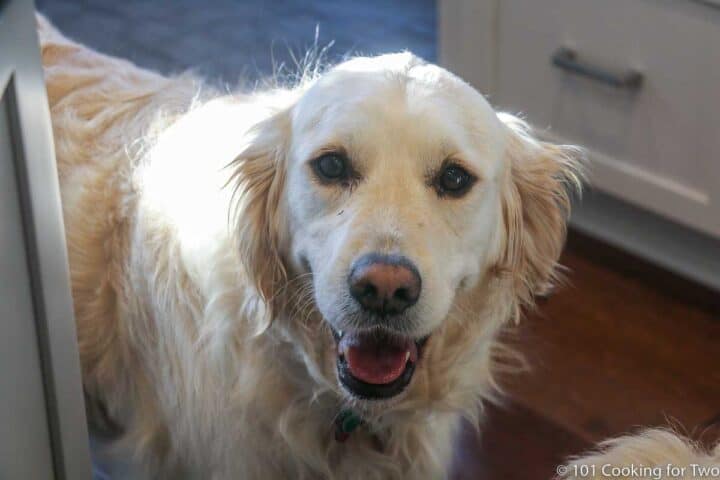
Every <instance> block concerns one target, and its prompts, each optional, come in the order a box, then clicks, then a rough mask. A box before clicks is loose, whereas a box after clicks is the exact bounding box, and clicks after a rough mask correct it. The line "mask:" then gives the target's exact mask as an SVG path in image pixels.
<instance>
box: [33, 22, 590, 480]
mask: <svg viewBox="0 0 720 480" xmlns="http://www.w3.org/2000/svg"><path fill="white" fill-rule="evenodd" d="M38 31H39V36H40V43H41V48H42V59H43V65H44V68H45V75H46V83H47V89H48V97H49V101H50V107H51V114H52V121H53V127H54V136H55V145H56V152H57V161H58V168H59V176H60V181H61V190H62V200H63V211H64V217H65V225H66V230H67V237H68V248H69V256H70V266H71V275H72V287H73V296H74V300H75V313H76V318H77V327H78V339H79V344H80V354H81V361H82V367H83V374H84V385H85V390H86V392H87V395H88V399H89V407H90V411H91V413H92V414H93V421H95V422H98V423H102V421H103V420H110V423H113V424H117V425H118V426H119V427H120V429H121V431H122V436H121V440H120V443H119V447H118V448H123V449H126V450H129V451H130V452H132V453H133V454H134V455H135V457H136V459H137V460H138V461H139V462H140V463H141V464H142V465H143V466H144V467H145V468H146V469H147V471H148V472H150V473H151V474H152V475H153V476H155V477H158V478H178V476H195V477H197V478H212V479H229V478H233V479H235V478H243V479H261V478H262V479H266V478H293V479H294V478H326V479H372V478H377V479H380V478H383V479H385V478H413V479H414V478H443V477H444V476H445V472H446V469H447V467H448V463H449V461H450V459H451V453H452V446H453V436H454V433H455V431H456V429H457V427H458V424H459V421H460V419H461V418H462V417H466V418H468V419H470V420H471V421H473V422H476V421H477V420H478V416H479V413H480V411H479V409H480V405H481V401H482V400H483V399H485V398H489V397H491V396H492V395H493V392H494V390H495V388H494V384H493V377H492V372H493V371H494V370H495V369H496V368H498V364H500V363H502V359H503V357H504V353H503V352H504V349H503V347H502V346H501V345H499V344H498V342H497V336H498V332H499V330H500V329H501V328H502V326H503V325H504V324H506V323H507V322H511V321H513V320H516V319H517V318H518V317H519V316H520V313H521V309H522V308H529V307H531V306H532V299H533V295H535V294H537V293H539V292H544V291H545V290H546V289H547V288H548V287H549V286H550V284H551V283H552V281H553V279H554V277H555V268H556V261H557V259H558V257H559V255H560V251H561V248H562V244H563V241H564V236H565V222H566V218H567V214H568V208H569V200H568V193H567V190H568V187H570V186H572V185H575V184H577V165H576V162H575V158H576V156H577V150H575V149H573V148H570V147H563V146H556V145H550V144H547V143H543V142H540V141H538V140H536V139H535V138H533V136H532V133H531V132H530V131H529V130H528V128H527V126H526V125H525V124H524V123H523V122H521V121H520V120H518V119H517V118H514V117H511V116H508V115H496V114H495V112H494V111H493V110H492V109H491V108H490V107H489V105H488V104H487V102H486V101H485V100H484V99H483V97H482V96H481V95H480V94H478V93H477V92H476V91H475V90H473V89H472V88H471V87H470V86H468V85H467V84H465V83H464V82H462V81H461V80H459V79H458V78H456V77H454V76H453V75H452V74H450V73H449V72H447V71H445V70H443V69H441V68H439V67H436V66H433V65H429V64H426V63H424V62H422V61H421V60H419V59H417V58H416V57H413V56H412V55H410V54H405V53H404V54H397V55H386V56H382V57H376V58H357V59H353V60H350V61H348V62H346V63H343V64H341V65H339V66H338V67H336V68H334V69H331V70H329V71H328V72H327V73H325V74H323V75H320V76H317V75H309V76H307V77H306V78H304V79H303V81H301V82H299V84H297V85H295V86H293V87H291V88H275V89H268V90H267V91H260V92H249V93H236V94H231V95H227V94H225V95H222V94H220V93H218V92H215V91H212V90H211V89H208V88H207V87H204V86H203V84H202V82H200V81H198V80H196V79H193V78H191V77H176V78H166V77H163V76H160V75H157V74H155V73H151V72H148V71H145V70H142V69H139V68H137V67H136V66H134V65H132V64H130V63H128V62H125V61H122V60H118V59H114V58H111V57H107V56H104V55H101V54H99V53H97V52H94V51H92V50H90V49H88V48H86V47H83V46H81V45H79V44H77V43H74V42H72V41H70V40H68V39H66V38H64V37H63V36H62V35H61V34H59V33H58V32H57V31H56V30H54V29H53V27H52V26H50V25H49V24H48V22H47V21H46V20H44V19H43V18H41V17H39V18H38ZM329 141H331V142H335V143H343V146H344V147H345V148H348V149H350V150H352V154H353V156H354V157H355V158H357V159H358V161H359V162H360V168H362V169H363V171H364V173H365V176H366V181H365V183H364V184H363V185H362V186H360V187H358V188H356V189H355V190H353V191H352V192H350V193H343V194H334V193H331V192H330V191H328V190H323V189H320V188H319V187H318V186H317V185H316V184H314V183H313V182H312V181H310V180H308V177H307V169H304V167H303V165H304V163H303V162H304V159H305V158H307V157H308V156H309V155H310V154H311V153H312V152H313V151H314V150H315V149H317V148H322V147H323V145H325V144H327V142H329ZM448 155H454V156H458V157H461V158H462V159H463V161H464V162H466V163H467V164H469V165H470V167H471V168H473V169H474V170H475V171H476V172H477V173H478V175H479V177H480V178H479V181H478V184H477V185H476V186H474V187H473V190H472V191H471V192H470V193H469V194H468V195H466V196H465V197H463V198H462V199H453V200H448V199H440V198H438V196H437V195H435V192H433V191H432V189H431V188H429V187H428V186H427V185H426V183H424V182H425V175H426V174H427V172H428V171H429V170H430V169H432V168H435V167H436V166H437V165H439V164H440V162H442V161H443V160H444V159H445V158H446V157H447V156H448ZM374 248H379V249H384V248H393V249H399V250H401V251H403V252H405V253H406V254H408V255H412V256H413V258H415V259H416V260H417V262H418V263H419V265H420V268H421V270H422V271H423V272H424V279H423V282H424V283H423V296H422V300H421V302H420V303H421V305H420V307H418V309H417V312H419V313H417V314H416V316H415V317H413V318H412V328H413V329H414V330H413V332H414V333H418V334H419V333H423V334H427V333H431V334H432V336H431V338H430V340H429V342H428V345H427V347H426V349H425V352H424V354H423V358H422V360H421V362H420V364H419V365H418V369H417V372H416V374H415V378H414V379H413V381H412V383H411V384H410V386H409V387H408V389H407V391H406V392H405V393H404V394H403V395H402V397H400V398H399V399H398V400H396V401H394V402H388V403H382V404H373V403H372V402H364V401H360V400H357V399H355V398H353V397H352V396H350V395H348V394H347V393H346V392H345V391H344V390H343V389H342V388H341V387H340V386H339V385H338V381H337V378H336V374H335V370H334V358H335V355H336V353H335V346H334V343H333V340H332V336H331V334H330V329H329V326H328V322H338V323H339V324H341V323H342V322H343V321H344V320H343V318H341V316H339V315H338V313H337V311H336V307H337V306H338V305H339V303H340V302H341V301H343V298H344V297H343V292H342V291H341V289H338V288H337V286H338V285H344V283H343V282H344V280H343V279H344V277H343V276H344V275H345V273H346V270H347V265H348V261H349V260H350V259H352V258H353V256H355V255H357V254H358V253H362V252H365V251H369V250H371V249H374ZM303 259H307V262H308V263H309V264H310V267H312V275H310V273H309V272H308V271H307V266H305V264H304V262H303ZM338 282H340V283H338ZM347 405H353V406H354V407H355V408H356V409H358V410H360V411H361V412H363V415H364V418H365V419H366V421H367V426H365V427H363V428H361V429H360V430H358V431H357V432H355V433H354V434H353V436H352V437H351V438H350V439H349V440H348V442H347V443H344V444H341V443H337V442H336V441H335V440H334V439H333V420H334V417H335V416H336V415H337V414H338V412H339V411H340V409H341V408H342V407H344V406H347Z"/></svg>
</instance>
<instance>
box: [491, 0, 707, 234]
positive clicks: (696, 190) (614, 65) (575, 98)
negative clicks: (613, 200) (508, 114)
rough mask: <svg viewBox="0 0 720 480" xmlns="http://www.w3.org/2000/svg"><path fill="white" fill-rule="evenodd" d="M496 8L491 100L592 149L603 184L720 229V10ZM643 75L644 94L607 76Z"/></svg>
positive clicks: (565, 0)
mask: <svg viewBox="0 0 720 480" xmlns="http://www.w3.org/2000/svg"><path fill="white" fill-rule="evenodd" d="M497 14H498V32H497V40H498V43H497V48H498V50H497V56H496V62H497V65H496V66H497V69H496V73H495V75H496V77H495V81H494V84H495V91H494V98H492V100H493V103H495V104H496V105H498V106H499V107H501V108H504V109H507V110H510V111H513V112H521V113H523V114H526V115H527V117H528V119H529V120H530V122H531V123H533V124H534V125H535V126H537V127H539V128H548V127H549V128H550V132H551V135H555V136H557V137H558V138H559V139H561V140H563V141H567V142H572V143H578V144H580V145H584V146H586V147H588V148H589V149H590V150H591V152H592V160H593V162H592V167H591V180H592V183H593V184H594V185H595V186H596V187H597V188H599V189H602V190H605V191H607V192H609V193H612V194H614V195H616V196H619V197H621V198H623V199H625V200H628V201H631V202H633V203H636V204H638V205H640V206H643V207H645V208H649V209H651V210H654V211H656V212H658V213H660V214H663V215H665V216H667V217H669V218H672V219H675V220H676V221H679V222H681V223H684V224H686V225H690V226H692V227H695V228H697V229H699V230H702V231H704V232H706V233H710V234H712V235H715V236H720V208H718V205H719V202H720V197H719V196H718V191H720V10H718V9H714V8H712V7H709V6H707V5H702V4H700V3H696V2H693V1H691V0H675V1H671V0H603V1H598V0H543V1H536V0H503V1H501V2H498V12H497ZM561 49H571V50H572V51H574V52H575V57H572V58H568V57H562V58H561V60H564V61H565V63H564V67H565V68H564V69H563V68H559V67H558V66H557V65H553V63H552V58H553V56H554V55H556V54H558V52H560V51H561ZM568 60H569V62H568ZM573 68H575V69H576V70H579V71H574V72H573V71H569V70H572V69H573ZM633 70H634V71H638V72H641V73H642V76H643V82H642V85H641V86H640V87H639V88H638V89H632V88H619V87H618V86H613V85H610V84H609V83H612V82H608V81H607V80H613V79H615V78H620V77H622V76H623V75H625V74H627V73H628V72H630V71H633ZM588 74H589V75H588ZM595 74H597V75H595ZM593 75H595V78H590V77H591V76H593ZM600 75H605V78H598V77H599V76H600Z"/></svg>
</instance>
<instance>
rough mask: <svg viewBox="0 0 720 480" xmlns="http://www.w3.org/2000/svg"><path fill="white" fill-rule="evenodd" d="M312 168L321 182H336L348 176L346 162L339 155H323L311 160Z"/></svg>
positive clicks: (343, 157) (345, 159)
mask: <svg viewBox="0 0 720 480" xmlns="http://www.w3.org/2000/svg"><path fill="white" fill-rule="evenodd" d="M313 168H314V170H315V172H316V173H317V175H318V176H319V177H320V179H321V180H324V181H326V182H338V181H342V180H346V179H347V178H348V176H349V168H348V161H347V158H346V157H345V156H344V155H341V154H339V153H325V154H323V155H321V156H319V157H318V158H316V159H315V160H313Z"/></svg>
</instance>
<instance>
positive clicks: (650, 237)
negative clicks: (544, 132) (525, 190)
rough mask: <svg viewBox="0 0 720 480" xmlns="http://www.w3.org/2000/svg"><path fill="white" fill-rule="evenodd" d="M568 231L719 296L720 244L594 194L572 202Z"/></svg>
mask: <svg viewBox="0 0 720 480" xmlns="http://www.w3.org/2000/svg"><path fill="white" fill-rule="evenodd" d="M571 227H572V228H574V229H575V230H577V231H579V232H581V233H584V234H586V235H589V236H591V237H594V238H596V239H599V240H601V241H603V242H606V243H609V244H610V245H613V246H616V247H619V248H621V249H622V250H625V251H626V252H628V253H630V254H632V255H636V256H638V257H640V258H643V259H645V260H648V261H649V262H651V263H653V264H655V265H658V266H660V267H662V268H664V269H666V270H669V271H670V272H673V273H675V274H677V275H680V276H682V277H685V278H687V279H689V280H692V281H694V282H697V283H699V284H702V285H704V286H706V287H709V288H711V289H713V290H717V291H720V240H717V239H714V238H711V237H709V236H707V235H704V234H701V233H698V232H696V231H693V230H691V229H689V228H687V227H684V226H682V225H678V224H676V223H674V222H671V221H669V220H666V219H664V218H662V217H660V216H658V215H656V214H653V213H651V212H648V211H645V210H643V209H640V208H638V207H635V206H632V205H630V204H628V203H625V202H623V201H620V200H618V199H616V198H614V197H611V196H609V195H607V194H604V193H602V192H599V191H592V190H588V191H586V192H585V193H584V194H583V198H582V201H576V202H575V205H574V207H573V214H572V218H571Z"/></svg>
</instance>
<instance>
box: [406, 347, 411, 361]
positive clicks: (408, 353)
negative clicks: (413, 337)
mask: <svg viewBox="0 0 720 480" xmlns="http://www.w3.org/2000/svg"><path fill="white" fill-rule="evenodd" d="M408 360H410V350H408V351H407V352H405V362H407V361H408Z"/></svg>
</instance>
